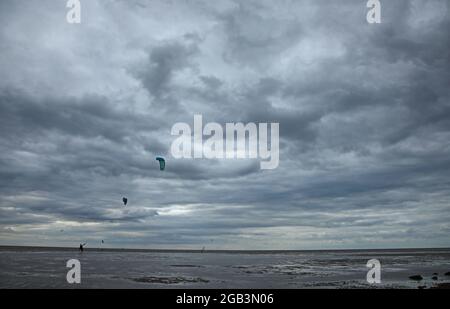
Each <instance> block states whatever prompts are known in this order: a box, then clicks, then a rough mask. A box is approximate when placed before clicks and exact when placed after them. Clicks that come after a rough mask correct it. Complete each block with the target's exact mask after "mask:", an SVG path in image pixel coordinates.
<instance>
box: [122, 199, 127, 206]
mask: <svg viewBox="0 0 450 309" xmlns="http://www.w3.org/2000/svg"><path fill="white" fill-rule="evenodd" d="M122 202H123V204H124V205H125V206H127V203H128V199H127V198H126V197H122Z"/></svg>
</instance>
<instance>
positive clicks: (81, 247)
mask: <svg viewBox="0 0 450 309" xmlns="http://www.w3.org/2000/svg"><path fill="white" fill-rule="evenodd" d="M85 245H86V243H84V244H80V252H83V250H84V246H85Z"/></svg>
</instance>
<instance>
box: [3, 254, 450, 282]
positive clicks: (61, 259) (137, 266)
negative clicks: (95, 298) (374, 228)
mask: <svg viewBox="0 0 450 309" xmlns="http://www.w3.org/2000/svg"><path fill="white" fill-rule="evenodd" d="M71 259H76V260H78V261H79V262H80V272H79V275H80V276H79V277H80V283H69V282H68V280H67V273H68V272H69V271H70V270H71V269H72V268H71V267H67V261H69V260H71ZM371 259H376V260H378V261H379V263H380V272H379V273H380V278H379V279H380V281H379V282H378V283H377V282H368V280H367V274H368V272H369V271H370V269H371V268H370V267H368V266H367V262H368V261H369V260H371ZM449 272H450V249H389V250H321V251H208V250H203V251H201V250H199V251H195V250H125V249H85V250H84V251H83V252H82V253H81V252H79V251H78V249H77V248H39V247H6V246H3V247H2V246H0V288H2V289H9V288H20V289H22V288H43V289H53V288H63V289H65V288H68V289H77V288H82V289H91V288H92V289H95V288H98V289H110V288H120V289H147V288H150V289H155V288H156V289H158V288H175V289H176V288H182V289H197V288H208V289H209V288H218V289H234V288H236V289H305V288H306V289H317V288H327V289H328V288H330V289H354V288H357V289H361V288H362V289H366V288H367V289H370V288H395V289H405V288H406V289H411V288H412V289H416V288H430V287H434V286H437V285H439V284H442V283H449V282H450V276H449ZM446 274H447V275H446ZM414 275H420V276H421V277H422V280H413V279H411V278H410V277H411V276H414Z"/></svg>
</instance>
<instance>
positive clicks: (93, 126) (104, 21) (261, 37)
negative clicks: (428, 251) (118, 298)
mask: <svg viewBox="0 0 450 309" xmlns="http://www.w3.org/2000/svg"><path fill="white" fill-rule="evenodd" d="M381 2H382V17H381V19H382V23H381V24H368V23H367V21H366V13H367V10H368V9H367V8H366V1H365V0H354V1H341V0H340V1H312V0H311V1H275V0H272V1H259V0H258V1H249V0H245V1H216V0H215V1H208V0H204V1H194V0H172V1H162V0H161V1H153V0H152V1H146V0H136V1H119V0H116V1H113V0H103V1H100V0H99V1H92V0H89V1H81V3H82V10H81V24H68V23H67V22H66V13H67V10H68V9H67V8H66V1H64V0H63V1H58V0H45V1H43V0H39V1H37V0H36V1H28V0H27V1H25V0H14V1H13V0H2V1H1V2H0V132H1V133H0V244H1V245H7V244H8V245H55V246H77V245H78V244H79V243H80V242H87V243H88V247H89V246H90V247H97V246H100V242H101V240H102V239H103V240H104V241H105V244H104V246H108V247H126V248H194V249H199V248H201V247H203V246H205V247H207V248H209V249H327V248H387V247H389V248H395V247H433V246H450V237H449V235H450V90H449V89H450V88H449V85H450V52H449V50H450V42H449V29H450V18H449V10H448V4H449V2H448V1H447V0H442V1H441V0H431V1H422V0H416V1H381ZM194 114H201V115H203V118H204V121H205V122H206V121H215V122H218V123H221V124H224V123H225V122H239V121H241V122H244V123H246V122H255V123H258V122H278V123H279V124H280V164H279V167H278V168H277V169H274V170H261V169H260V168H259V161H258V160H252V159H241V160H207V159H196V160H194V159H192V160H190V159H181V160H176V159H174V158H173V157H172V156H171V154H170V145H171V143H172V141H173V140H174V137H173V136H171V135H170V131H171V128H172V126H173V125H174V124H175V123H176V122H178V121H183V122H187V123H189V124H191V125H192V122H193V115H194ZM158 155H162V156H165V157H166V159H167V167H166V170H165V171H163V172H162V171H159V166H158V162H157V161H156V160H155V157H156V156H158ZM123 196H126V197H127V198H128V205H127V206H126V207H124V206H123V204H122V201H121V200H122V197H123Z"/></svg>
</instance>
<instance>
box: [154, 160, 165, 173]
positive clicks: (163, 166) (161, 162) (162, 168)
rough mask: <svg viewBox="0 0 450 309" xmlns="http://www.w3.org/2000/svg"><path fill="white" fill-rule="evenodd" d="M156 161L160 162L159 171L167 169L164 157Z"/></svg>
mask: <svg viewBox="0 0 450 309" xmlns="http://www.w3.org/2000/svg"><path fill="white" fill-rule="evenodd" d="M156 160H157V161H159V170H161V171H163V170H164V169H165V168H166V160H165V159H164V158H163V157H156Z"/></svg>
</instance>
